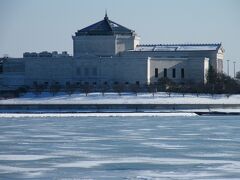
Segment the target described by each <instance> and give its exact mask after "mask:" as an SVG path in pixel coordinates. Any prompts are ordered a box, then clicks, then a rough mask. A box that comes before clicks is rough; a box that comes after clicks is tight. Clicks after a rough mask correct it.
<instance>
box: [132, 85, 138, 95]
mask: <svg viewBox="0 0 240 180" xmlns="http://www.w3.org/2000/svg"><path fill="white" fill-rule="evenodd" d="M130 90H131V91H132V92H133V93H134V94H136V96H137V94H138V92H139V91H140V85H139V84H131V85H130Z"/></svg>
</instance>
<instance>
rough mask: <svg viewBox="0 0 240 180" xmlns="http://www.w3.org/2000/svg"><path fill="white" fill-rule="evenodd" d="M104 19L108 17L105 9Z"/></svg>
mask: <svg viewBox="0 0 240 180" xmlns="http://www.w3.org/2000/svg"><path fill="white" fill-rule="evenodd" d="M104 19H108V15H107V9H105V17H104Z"/></svg>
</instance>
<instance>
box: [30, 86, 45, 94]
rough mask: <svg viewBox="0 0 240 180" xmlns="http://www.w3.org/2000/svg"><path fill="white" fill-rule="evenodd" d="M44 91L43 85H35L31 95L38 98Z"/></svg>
mask: <svg viewBox="0 0 240 180" xmlns="http://www.w3.org/2000/svg"><path fill="white" fill-rule="evenodd" d="M43 90H44V85H43V84H35V85H34V86H33V93H34V94H35V95H36V96H39V95H40V94H41V93H42V92H43Z"/></svg>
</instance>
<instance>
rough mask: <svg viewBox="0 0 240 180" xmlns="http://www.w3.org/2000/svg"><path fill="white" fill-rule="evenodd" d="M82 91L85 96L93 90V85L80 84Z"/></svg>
mask: <svg viewBox="0 0 240 180" xmlns="http://www.w3.org/2000/svg"><path fill="white" fill-rule="evenodd" d="M81 89H82V91H83V92H84V93H85V95H86V96H88V94H89V93H90V92H91V91H92V90H93V86H92V85H90V84H84V85H82V88H81Z"/></svg>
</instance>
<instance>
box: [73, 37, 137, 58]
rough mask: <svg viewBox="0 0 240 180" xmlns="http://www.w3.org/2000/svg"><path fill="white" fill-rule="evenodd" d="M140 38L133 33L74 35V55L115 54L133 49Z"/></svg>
mask: <svg viewBox="0 0 240 180" xmlns="http://www.w3.org/2000/svg"><path fill="white" fill-rule="evenodd" d="M139 40H140V38H139V37H137V36H131V35H106V36H73V49H74V50H73V51H74V53H73V54H74V57H80V56H85V55H88V54H91V55H97V56H113V55H116V54H117V53H119V52H124V51H127V50H133V49H134V48H135V47H136V45H138V44H139Z"/></svg>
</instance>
